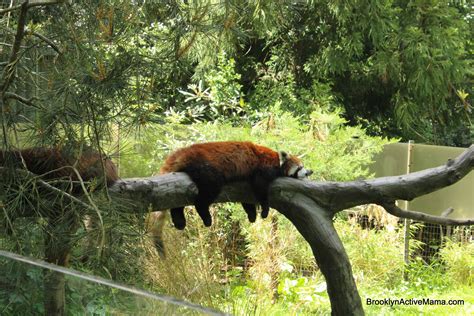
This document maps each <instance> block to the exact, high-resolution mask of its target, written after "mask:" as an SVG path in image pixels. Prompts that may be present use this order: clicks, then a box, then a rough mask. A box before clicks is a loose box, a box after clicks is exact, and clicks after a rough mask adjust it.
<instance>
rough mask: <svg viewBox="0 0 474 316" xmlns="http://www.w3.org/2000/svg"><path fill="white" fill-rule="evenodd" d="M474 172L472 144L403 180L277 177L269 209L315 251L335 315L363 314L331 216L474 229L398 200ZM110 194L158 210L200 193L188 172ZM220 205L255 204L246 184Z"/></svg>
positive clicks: (130, 183) (231, 189) (131, 183)
mask: <svg viewBox="0 0 474 316" xmlns="http://www.w3.org/2000/svg"><path fill="white" fill-rule="evenodd" d="M473 167H474V145H472V146H471V147H470V148H469V149H467V150H466V151H465V152H464V153H462V154H461V155H460V156H459V157H457V158H456V159H454V160H449V161H448V162H447V163H446V165H444V166H440V167H437V168H431V169H426V170H423V171H419V172H415V173H411V174H408V175H403V176H395V177H382V178H376V179H371V180H359V181H352V182H316V181H301V180H295V179H292V178H279V179H277V180H275V181H274V182H273V184H272V185H271V187H270V193H269V202H270V206H271V207H272V208H274V209H276V210H278V211H279V212H281V213H282V214H283V215H284V216H285V217H287V218H288V219H289V220H290V221H291V222H292V223H293V224H294V225H295V227H296V228H297V229H298V231H299V232H300V233H301V235H302V236H303V237H304V238H305V240H306V241H307V242H308V243H309V245H310V246H311V249H312V251H313V254H314V257H315V259H316V262H317V264H318V266H319V268H320V269H321V272H322V273H323V275H324V277H325V278H326V282H327V290H328V294H329V298H330V301H331V308H332V314H333V315H363V314H364V311H363V308H362V302H361V299H360V296H359V293H358V291H357V287H356V284H355V281H354V277H353V275H352V268H351V264H350V261H349V258H348V256H347V253H346V251H345V249H344V247H343V245H342V242H341V240H340V238H339V236H338V235H337V232H336V230H335V229H334V226H333V223H332V218H333V216H334V215H335V214H336V213H337V212H339V211H341V210H344V209H347V208H350V207H353V206H356V205H362V204H368V203H375V204H379V205H381V206H383V207H384V208H385V209H386V210H387V211H388V212H389V213H391V214H393V215H395V216H399V217H404V218H410V219H414V220H420V221H425V222H430V223H437V224H447V225H472V224H474V219H468V220H456V219H448V218H446V217H442V216H433V215H428V214H424V213H420V212H412V211H406V210H401V209H400V208H398V207H397V206H396V204H395V200H412V199H414V198H415V197H418V196H421V195H424V194H427V193H430V192H433V191H436V190H439V189H441V188H443V187H446V186H449V185H451V184H453V183H455V182H457V181H459V180H460V179H461V178H463V177H464V176H465V175H467V174H468V173H469V172H470V171H471V170H472V169H473ZM110 192H111V193H115V194H118V195H120V196H121V197H122V198H123V197H127V196H128V197H129V198H131V199H133V200H134V201H136V204H137V205H138V204H141V206H142V207H147V206H148V205H149V204H152V206H153V208H154V209H155V210H166V209H170V208H173V207H179V206H184V205H191V204H192V203H193V200H194V197H195V195H196V194H197V188H196V186H195V185H194V183H193V182H192V181H191V180H190V179H189V177H188V176H187V175H186V174H184V173H172V174H165V175H161V176H158V177H151V178H140V179H138V178H137V179H123V180H120V181H118V182H117V183H115V184H114V185H113V186H112V187H111V188H110ZM216 202H247V203H255V202H256V200H255V197H254V196H253V193H252V191H251V188H250V186H249V185H248V184H246V183H243V182H238V183H233V184H229V185H227V186H225V187H224V188H223V190H222V192H221V194H220V195H219V197H218V199H217V201H216Z"/></svg>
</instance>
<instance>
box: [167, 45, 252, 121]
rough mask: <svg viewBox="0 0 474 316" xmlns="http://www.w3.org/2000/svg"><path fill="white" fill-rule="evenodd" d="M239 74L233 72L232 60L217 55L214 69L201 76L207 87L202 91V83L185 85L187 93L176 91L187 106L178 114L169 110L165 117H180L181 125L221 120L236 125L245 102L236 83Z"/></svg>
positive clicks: (233, 63) (238, 84) (239, 86)
mask: <svg viewBox="0 0 474 316" xmlns="http://www.w3.org/2000/svg"><path fill="white" fill-rule="evenodd" d="M239 80H240V74H238V73H236V72H235V61H234V59H232V58H230V59H228V58H227V57H226V55H225V53H220V54H219V56H218V63H217V66H216V68H213V69H211V70H209V71H207V72H206V73H205V82H206V84H207V85H209V88H206V89H204V88H203V82H202V81H201V80H200V81H199V83H198V84H197V85H196V84H190V85H188V91H180V92H181V94H183V95H184V96H186V97H187V98H186V99H185V100H184V102H185V103H188V104H187V106H186V107H185V108H184V109H183V110H182V111H179V110H178V111H176V110H173V111H170V112H169V113H168V114H169V115H170V114H171V115H174V116H178V117H181V118H180V119H179V120H180V121H181V122H183V123H186V122H187V123H189V122H198V121H204V120H205V121H215V120H224V121H229V122H237V121H241V120H243V118H244V117H243V116H244V114H245V111H244V109H245V103H244V101H243V95H242V92H241V89H242V85H241V84H240V83H239Z"/></svg>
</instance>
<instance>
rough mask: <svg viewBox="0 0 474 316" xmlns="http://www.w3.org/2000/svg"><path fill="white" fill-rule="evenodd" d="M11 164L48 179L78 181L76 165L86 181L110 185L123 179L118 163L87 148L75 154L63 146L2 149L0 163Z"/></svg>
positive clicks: (3, 164)
mask: <svg viewBox="0 0 474 316" xmlns="http://www.w3.org/2000/svg"><path fill="white" fill-rule="evenodd" d="M7 160H8V161H9V162H10V165H12V166H14V167H16V168H25V167H26V169H27V170H28V171H30V172H32V173H34V174H36V175H39V176H42V178H44V179H69V180H72V181H78V180H79V178H78V176H77V174H76V172H75V171H74V169H73V168H72V167H74V168H75V169H76V170H77V171H78V173H79V175H80V176H81V178H82V180H83V181H89V180H92V179H95V178H98V179H101V178H102V179H103V178H104V176H105V181H106V184H107V185H108V186H110V185H112V184H113V183H114V182H115V181H117V180H118V179H119V177H118V173H117V167H116V166H115V164H114V163H113V162H112V161H111V160H110V159H108V158H107V157H106V156H101V155H100V154H99V153H98V152H97V151H95V150H92V149H89V148H87V149H84V151H83V152H82V155H81V156H80V157H75V156H74V155H73V154H71V153H70V152H68V151H66V150H65V149H63V148H57V147H51V148H50V147H33V148H26V149H21V150H12V151H0V166H5V165H7Z"/></svg>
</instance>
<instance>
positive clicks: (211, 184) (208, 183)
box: [160, 141, 313, 230]
mask: <svg viewBox="0 0 474 316" xmlns="http://www.w3.org/2000/svg"><path fill="white" fill-rule="evenodd" d="M169 172H185V173H187V174H188V176H189V177H190V178H191V180H192V181H193V182H194V183H195V184H196V186H197V188H198V195H197V196H196V198H195V201H194V205H195V207H196V210H197V212H198V214H199V216H200V217H201V219H202V220H203V222H204V225H205V226H210V225H211V224H212V218H211V214H210V212H209V206H210V205H211V204H212V203H213V202H214V200H215V199H216V198H217V196H218V195H219V193H220V191H221V189H222V187H223V186H224V185H225V184H227V183H231V182H234V181H247V182H249V183H250V185H251V186H252V189H253V192H254V194H255V197H256V199H257V201H258V202H259V203H260V205H261V208H262V213H261V216H262V218H265V217H267V216H268V211H269V205H268V189H269V186H270V184H271V182H272V181H273V180H275V179H276V178H278V177H293V178H297V179H302V178H306V177H307V176H309V175H311V174H312V173H313V172H312V171H311V170H307V169H305V168H304V167H303V163H302V162H301V161H300V159H298V158H297V157H295V156H292V155H288V154H287V153H286V152H284V151H280V152H276V151H274V150H272V149H270V148H267V147H263V146H260V145H257V144H253V143H251V142H238V141H228V142H211V143H202V144H194V145H191V146H189V147H185V148H182V149H178V150H177V151H175V152H174V153H172V154H171V155H170V156H169V157H168V158H167V159H166V161H165V163H164V165H163V167H162V168H161V170H160V173H169ZM242 206H243V207H244V210H245V212H246V213H247V216H248V219H249V220H250V222H254V221H255V220H256V217H257V212H256V206H255V205H254V204H248V203H242ZM171 219H172V221H173V224H174V226H175V227H176V228H177V229H180V230H181V229H184V228H185V227H186V219H185V217H184V207H178V208H173V209H171Z"/></svg>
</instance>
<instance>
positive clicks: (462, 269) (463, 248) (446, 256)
mask: <svg viewBox="0 0 474 316" xmlns="http://www.w3.org/2000/svg"><path fill="white" fill-rule="evenodd" d="M440 255H441V259H442V261H443V262H444V263H445V264H446V269H447V271H446V275H447V278H448V280H450V281H451V282H453V285H465V286H467V287H472V285H473V283H474V244H472V243H467V244H460V243H458V242H455V241H453V240H449V239H448V240H446V244H445V245H444V247H443V248H441V249H440Z"/></svg>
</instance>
